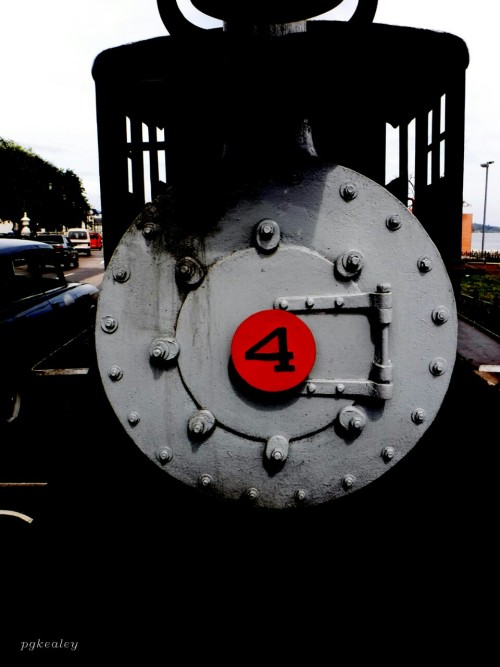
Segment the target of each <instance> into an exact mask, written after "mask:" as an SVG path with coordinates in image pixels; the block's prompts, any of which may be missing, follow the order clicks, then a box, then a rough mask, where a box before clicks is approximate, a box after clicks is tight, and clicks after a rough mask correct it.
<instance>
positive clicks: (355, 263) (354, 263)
mask: <svg viewBox="0 0 500 667" xmlns="http://www.w3.org/2000/svg"><path fill="white" fill-rule="evenodd" d="M361 262H362V257H361V255H359V254H358V253H356V252H350V253H349V254H348V255H347V257H346V259H345V267H346V269H347V270H348V271H353V272H354V271H358V270H359V268H360V264H361Z"/></svg>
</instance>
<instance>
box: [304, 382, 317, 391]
mask: <svg viewBox="0 0 500 667" xmlns="http://www.w3.org/2000/svg"><path fill="white" fill-rule="evenodd" d="M306 391H307V393H308V394H314V392H315V391H316V385H315V384H314V382H308V383H307V385H306Z"/></svg>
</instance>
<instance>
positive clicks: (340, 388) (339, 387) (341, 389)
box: [337, 382, 345, 394]
mask: <svg viewBox="0 0 500 667" xmlns="http://www.w3.org/2000/svg"><path fill="white" fill-rule="evenodd" d="M344 391H345V384H342V382H339V383H338V385H337V392H338V393H339V394H343V393H344Z"/></svg>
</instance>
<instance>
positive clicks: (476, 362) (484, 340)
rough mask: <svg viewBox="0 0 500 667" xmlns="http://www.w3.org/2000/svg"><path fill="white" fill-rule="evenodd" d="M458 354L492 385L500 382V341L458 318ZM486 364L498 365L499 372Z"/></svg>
mask: <svg viewBox="0 0 500 667" xmlns="http://www.w3.org/2000/svg"><path fill="white" fill-rule="evenodd" d="M458 354H459V356H460V357H461V358H462V359H464V360H465V361H467V362H469V363H470V364H471V365H472V367H473V369H474V371H476V373H477V374H478V375H480V376H481V377H482V378H483V379H484V380H486V381H487V382H488V384H491V385H497V384H498V383H499V382H500V341H498V340H496V339H495V338H492V337H491V336H488V335H487V334H485V333H483V332H482V331H480V330H479V329H476V328H475V327H474V326H473V325H472V324H469V323H468V322H466V321H465V320H463V319H461V318H460V319H459V320H458ZM485 366H489V367H491V366H493V367H498V371H497V372H491V368H490V369H488V370H486V369H485V368H484V367H485Z"/></svg>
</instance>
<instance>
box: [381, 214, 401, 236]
mask: <svg viewBox="0 0 500 667" xmlns="http://www.w3.org/2000/svg"><path fill="white" fill-rule="evenodd" d="M385 224H386V226H387V229H389V230H390V231H391V232H395V231H396V230H397V229H399V228H400V227H401V216H400V215H398V214H396V215H390V216H389V217H388V218H387V220H386V221H385Z"/></svg>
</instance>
